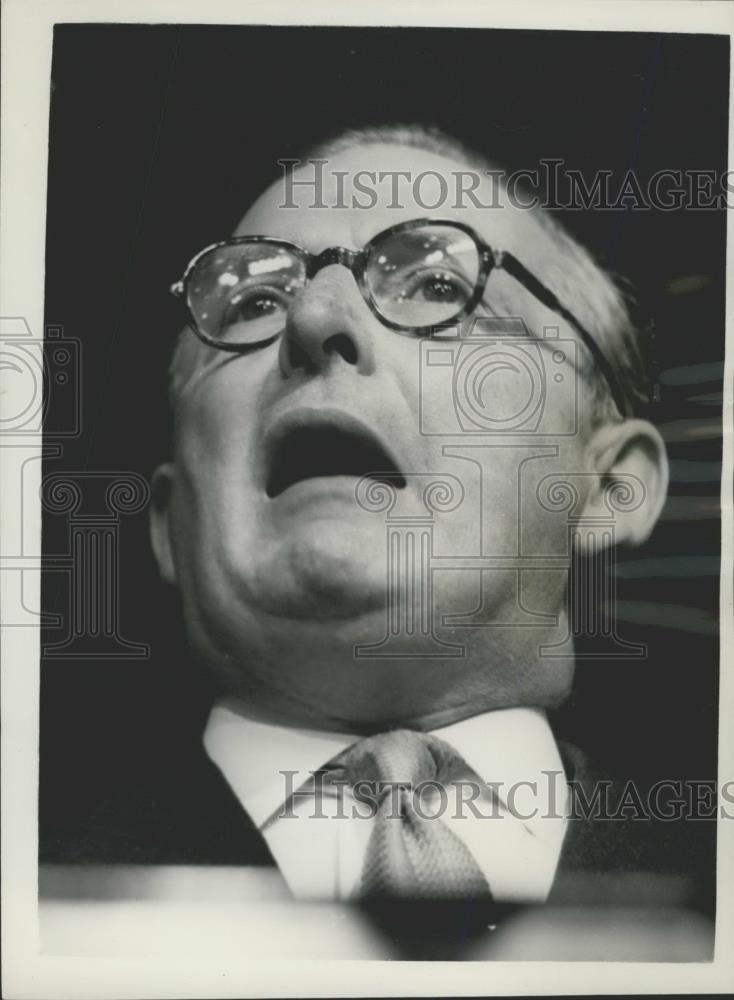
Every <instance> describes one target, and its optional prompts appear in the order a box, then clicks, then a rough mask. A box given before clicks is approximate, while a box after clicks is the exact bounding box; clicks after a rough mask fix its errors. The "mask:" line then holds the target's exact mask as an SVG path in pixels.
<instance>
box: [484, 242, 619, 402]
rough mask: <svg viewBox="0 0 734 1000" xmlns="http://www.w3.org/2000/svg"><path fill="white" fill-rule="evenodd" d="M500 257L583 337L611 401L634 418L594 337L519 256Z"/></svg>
mask: <svg viewBox="0 0 734 1000" xmlns="http://www.w3.org/2000/svg"><path fill="white" fill-rule="evenodd" d="M498 257H499V259H498V260H496V266H497V267H500V268H502V270H503V271H507V272H508V274H511V275H512V277H513V278H515V280H516V281H519V282H520V284H521V285H523V286H524V287H525V288H527V290H528V291H529V292H530V293H531V294H532V295H534V296H535V298H536V299H538V300H539V301H540V302H542V303H543V305H544V306H547V308H548V309H550V310H551V311H552V312H554V313H557V314H558V315H559V316H561V317H562V318H563V319H565V320H566V322H567V323H569V324H570V325H571V326H572V327H573V328H574V330H575V331H576V332H577V333H578V335H579V337H581V340H582V341H583V343H584V344H585V345H586V347H587V348H588V350H589V351H590V352H591V354H592V357H593V358H594V360H595V362H596V364H597V365H598V367H599V370H600V371H601V373H602V375H603V376H604V378H605V379H606V380H607V382H608V383H609V388H610V389H611V392H612V398H613V399H614V402H615V403H616V405H617V408H618V409H619V412H620V413H621V414H622V415H623V416H626V417H628V416H631V414H630V411H629V406H628V405H627V401H626V400H625V397H624V393H623V392H622V387H621V385H620V384H619V380H618V379H617V376H616V375H615V374H614V370H613V368H612V366H611V365H610V363H609V362H608V361H607V359H606V357H605V356H604V354H603V353H602V350H601V348H600V347H599V346H598V344H597V343H596V341H595V340H594V338H593V337H592V336H591V334H589V333H587V332H586V330H585V329H584V328H583V326H582V325H581V323H579V321H578V320H577V319H576V317H575V316H574V315H573V313H572V312H569V310H568V309H566V307H565V306H564V305H562V304H561V303H560V302H559V301H558V299H557V297H556V296H555V295H554V293H553V292H552V291H551V290H550V288H547V287H546V286H545V285H544V284H543V283H542V282H540V281H538V279H537V278H536V277H535V275H533V274H531V273H530V271H528V270H527V268H526V267H524V266H523V265H522V264H521V263H520V261H519V260H518V259H517V257H513V256H512V254H511V253H506V252H505V253H503V254H502V255H501V256H500V255H498Z"/></svg>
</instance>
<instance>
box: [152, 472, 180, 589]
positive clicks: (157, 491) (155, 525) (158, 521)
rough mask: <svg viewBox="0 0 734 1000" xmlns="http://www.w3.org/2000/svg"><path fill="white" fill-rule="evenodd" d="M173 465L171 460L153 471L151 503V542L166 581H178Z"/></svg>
mask: <svg viewBox="0 0 734 1000" xmlns="http://www.w3.org/2000/svg"><path fill="white" fill-rule="evenodd" d="M172 484H173V466H172V465H171V463H170V462H166V463H165V464H164V465H159V466H158V468H157V469H156V470H155V472H154V473H153V480H152V482H151V487H152V489H151V494H152V496H151V504H150V542H151V545H152V547H153V552H154V553H155V558H156V562H157V563H158V569H159V570H160V574H161V576H162V577H163V579H164V580H165V581H166V583H174V584H175V583H176V567H175V565H174V562H173V554H172V552H171V533H170V525H169V511H170V502H171V487H172Z"/></svg>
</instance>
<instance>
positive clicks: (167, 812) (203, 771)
mask: <svg viewBox="0 0 734 1000" xmlns="http://www.w3.org/2000/svg"><path fill="white" fill-rule="evenodd" d="M559 747H560V749H561V754H562V757H563V760H564V766H565V768H566V773H567V776H568V778H569V780H571V781H574V782H577V783H578V785H579V787H580V788H582V789H583V790H584V795H585V798H586V800H587V801H592V799H593V792H594V789H595V787H596V785H597V783H598V782H599V781H602V780H604V779H603V776H602V775H601V774H600V773H599V772H598V771H597V770H596V769H595V768H594V767H593V766H592V764H591V762H590V761H589V760H588V758H587V757H586V755H585V754H584V753H583V752H582V751H580V750H579V749H578V748H576V747H573V746H571V745H569V744H564V743H562V742H559ZM607 783H608V784H609V782H607ZM617 788H618V786H616V785H614V784H613V783H612V785H611V793H610V800H611V801H612V802H614V801H615V793H616V794H618V791H617ZM688 826H689V827H690V824H688ZM694 826H695V824H694ZM674 827H676V829H673V828H674ZM681 830H683V831H684V832H687V831H685V825H681V824H671V823H660V822H655V821H653V820H639V819H628V820H624V819H622V820H619V819H618V820H609V819H604V818H599V817H594V816H593V815H592V816H591V817H588V818H583V816H582V817H580V818H574V819H571V820H570V821H569V827H568V831H567V834H566V839H565V842H564V847H563V852H562V856H561V861H560V865H559V870H558V875H557V878H556V883H555V886H554V890H553V894H552V897H551V898H552V899H557V900H561V901H565V900H567V899H571V900H572V899H573V898H574V894H575V893H576V892H577V891H578V887H579V885H581V884H582V882H584V881H585V882H586V885H587V887H588V884H589V883H588V876H589V875H591V874H597V875H598V874H600V873H602V874H603V873H607V875H608V876H619V875H622V874H624V873H630V874H632V873H636V874H637V875H639V876H644V875H655V874H671V873H676V872H677V873H678V874H680V871H678V869H679V868H680V861H681V858H685V855H686V854H687V852H688V851H689V848H688V846H686V845H684V846H683V848H681V845H680V843H679V841H680V836H676V835H679V834H680V833H681ZM42 833H43V836H42V838H41V861H42V862H43V861H45V862H52V863H66V864H69V863H86V864H151V865H156V864H160V865H163V864H167V865H173V864H194V865H196V864H210V865H216V864H222V865H260V866H262V865H273V864H274V860H273V858H272V855H271V854H270V851H269V849H268V847H267V844H266V843H265V841H264V839H263V837H262V836H261V835H260V833H259V831H258V830H257V828H256V827H255V826H254V825H253V823H252V822H251V820H250V819H249V817H248V815H247V813H246V812H245V811H244V809H242V807H241V806H240V804H239V802H238V801H237V799H236V798H235V796H234V794H233V792H232V791H231V789H230V788H229V785H228V784H227V782H226V781H225V779H224V778H223V777H222V775H221V773H220V772H219V770H218V768H216V767H215V765H214V764H212V763H211V761H210V760H209V758H208V757H207V756H206V754H205V753H204V750H203V748H202V747H201V743H200V741H199V740H198V739H196V740H194V741H191V742H190V743H189V745H188V746H187V748H185V749H181V747H177V750H176V752H175V753H169V754H168V755H167V757H166V758H165V759H161V760H158V761H157V762H156V763H155V765H153V764H151V763H149V762H147V761H143V762H142V763H141V764H140V765H139V766H138V768H137V769H136V770H135V771H134V772H133V773H132V774H131V777H130V780H129V782H128V784H127V786H126V787H125V788H124V789H123V790H121V791H117V792H114V793H113V794H106V795H104V796H102V797H101V801H100V803H99V805H98V806H97V807H96V808H95V809H94V811H93V812H92V814H91V815H90V816H89V819H88V822H87V823H85V824H84V825H83V826H82V827H81V828H79V827H77V828H76V829H75V830H73V831H72V830H67V831H64V830H59V829H54V830H45V831H43V830H42ZM626 881H627V886H628V889H630V890H631V889H632V888H633V887H634V886H633V880H631V879H629V878H628V879H627V880H626ZM599 885H601V883H598V884H597V889H595V890H594V893H595V894H596V893H598V891H599ZM637 885H638V889H639V888H640V887H643V891H649V882H648V890H644V881H643V882H641V881H640V880H639V879H638V880H637ZM620 886H621V883H620V882H618V881H617V882H615V881H614V880H610V879H609V878H608V879H607V881H606V889H605V890H604V891H608V890H609V888H610V887H612V888H613V890H614V893H615V894H617V895H618V894H619V892H620ZM583 891H584V892H587V893H588V891H589V890H588V888H586V889H584V890H583Z"/></svg>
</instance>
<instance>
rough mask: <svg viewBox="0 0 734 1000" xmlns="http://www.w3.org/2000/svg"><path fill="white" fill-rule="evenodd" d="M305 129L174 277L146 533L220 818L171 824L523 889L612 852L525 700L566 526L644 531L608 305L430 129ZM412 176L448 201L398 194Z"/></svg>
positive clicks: (638, 458)
mask: <svg viewBox="0 0 734 1000" xmlns="http://www.w3.org/2000/svg"><path fill="white" fill-rule="evenodd" d="M314 156H315V157H317V158H318V159H320V160H322V161H325V163H323V162H322V163H321V164H320V165H319V178H320V181H321V182H322V183H321V186H320V189H319V190H318V191H316V190H315V187H314V183H313V179H314V177H315V172H314V167H313V164H312V163H308V162H305V161H304V162H303V164H302V165H300V166H296V167H295V168H294V170H293V171H292V172H291V173H289V174H288V175H287V176H286V177H284V178H283V177H282V178H280V179H279V180H278V181H276V182H275V183H274V184H273V185H272V186H271V187H270V188H268V190H266V191H265V192H264V193H263V194H262V195H261V196H260V197H259V198H258V199H257V200H256V201H255V202H254V204H253V205H252V206H251V207H250V208H249V210H248V211H247V212H246V214H245V215H244V217H243V218H242V220H241V221H240V222H239V224H238V225H237V227H236V229H235V232H234V235H233V237H232V238H231V239H229V240H227V241H225V242H223V243H221V244H217V245H216V246H214V247H209V248H206V249H205V250H204V251H202V252H201V253H199V254H198V255H197V256H196V257H194V258H193V260H192V261H191V264H190V265H189V267H188V268H187V270H186V273H185V275H184V278H183V279H182V281H181V282H179V283H178V284H177V286H175V288H174V291H175V292H176V293H177V294H178V295H179V296H180V297H181V298H182V299H183V301H184V303H185V305H186V307H187V309H188V320H189V323H188V326H187V328H186V329H185V330H184V331H183V332H182V333H181V336H180V340H179V343H178V346H177V349H176V352H175V356H174V358H173V362H172V365H171V398H172V405H173V412H174V443H173V454H172V457H171V461H170V462H168V463H166V464H164V465H162V466H161V467H160V468H159V469H158V471H157V473H156V476H155V482H154V504H153V510H152V540H153V546H154V550H155V554H156V557H157V561H158V564H159V566H160V570H161V573H162V575H163V577H164V578H165V579H166V580H167V581H170V582H171V583H172V584H175V585H176V586H177V587H178V588H179V590H180V593H181V598H182V604H183V612H184V617H185V622H186V628H187V631H188V637H189V641H190V644H191V647H192V649H193V651H194V654H195V656H196V658H197V660H198V661H199V662H200V663H201V664H202V665H203V666H204V667H205V668H206V670H207V671H208V673H209V675H210V676H211V677H212V678H213V679H214V681H215V684H216V686H217V688H218V691H219V697H218V698H217V700H216V701H215V704H214V706H213V708H212V711H211V714H210V716H209V719H208V722H207V725H206V728H205V732H204V736H203V739H204V748H205V751H206V760H207V762H206V764H205V765H202V766H203V768H204V770H205V771H206V772H207V774H208V777H207V782H208V787H210V788H214V787H215V786H216V787H217V789H218V790H217V792H216V793H215V792H211V796H212V797H216V795H219V796H220V797H222V799H224V798H227V799H228V805H227V810H228V812H227V816H228V817H229V818H228V819H227V821H226V822H227V823H229V824H230V827H231V831H230V832H227V831H224V830H223V829H222V825H223V823H224V820H222V818H221V817H222V815H224V814H223V812H222V811H221V810H220V811H219V812H217V811H215V810H213V809H212V810H209V806H208V805H207V803H208V802H210V801H213V798H212V799H208V800H207V802H204V803H200V814H199V816H198V818H197V820H196V824H198V827H199V828H200V829H199V834H200V837H203V838H204V839H205V838H206V836H209V837H210V840H211V845H213V847H212V850H211V852H210V853H211V854H216V845H217V844H220V845H221V844H222V843H226V844H227V845H228V846H227V847H225V848H224V851H223V853H224V855H225V856H226V857H225V858H224V860H229V861H239V862H241V863H248V862H249V861H252V860H256V861H259V862H262V861H267V862H270V863H272V862H274V863H275V866H277V872H278V873H279V874H278V878H279V879H281V880H282V882H281V884H282V888H283V889H285V888H286V887H287V890H288V891H289V892H290V893H291V894H292V895H293V896H295V897H296V898H303V899H314V898H316V899H355V898H360V897H364V896H369V897H371V896H381V897H387V898H392V897H409V898H412V897H419V898H427V897H430V898H451V899H456V898H466V897H478V898H482V897H486V898H491V899H494V900H497V901H500V902H503V901H543V900H545V899H546V898H547V897H548V895H549V893H550V891H551V888H552V886H553V883H554V880H555V878H556V875H557V872H558V870H559V866H560V867H564V866H565V867H566V868H568V867H573V866H574V865H575V864H577V863H579V864H586V865H587V866H588V865H592V866H593V865H596V864H597V863H600V864H601V863H604V858H605V857H606V862H607V867H610V868H612V869H614V868H615V866H616V867H622V866H626V865H627V862H626V861H625V860H624V858H623V854H624V843H623V840H624V838H623V837H622V836H621V833H620V827H619V824H616V825H615V824H614V823H610V824H609V832H610V836H606V837H602V838H598V837H596V838H592V840H593V842H592V843H591V846H590V842H589V841H588V839H587V841H586V842H584V843H583V844H581V843H580V842H579V841H578V838H577V837H576V836H575V833H574V830H573V829H571V827H573V825H574V823H575V821H574V820H573V819H570V818H569V812H570V796H569V791H568V782H569V781H572V780H573V779H574V778H578V776H579V775H580V774H582V773H583V772H584V769H585V766H586V765H585V762H584V760H583V758H582V757H581V755H579V754H578V753H577V752H575V751H573V750H572V749H571V748H568V747H565V746H563V745H558V744H557V743H556V740H555V738H554V736H553V733H552V732H551V729H550V726H549V723H548V719H547V716H546V711H547V710H548V709H550V708H553V707H555V706H557V705H559V704H560V703H561V702H562V701H563V700H564V698H565V697H566V696H567V694H568V692H569V690H570V687H571V683H572V675H573V643H572V641H571V639H570V638H569V621H568V615H567V610H566V600H567V599H566V594H567V588H568V571H569V567H570V565H571V562H572V555H573V553H574V552H576V553H587V554H590V555H593V554H594V552H596V551H599V550H601V549H603V548H604V547H605V546H610V545H616V544H620V543H622V544H625V543H627V544H629V543H631V544H637V543H640V542H642V541H643V540H644V539H646V538H647V536H648V535H649V533H650V531H651V530H652V528H653V526H654V524H655V521H656V519H657V517H658V515H659V512H660V509H661V506H662V503H663V500H664V497H665V491H666V486H667V465H666V458H665V451H664V446H663V444H662V441H661V438H660V436H659V435H658V433H657V431H656V430H655V429H654V427H653V426H652V425H651V424H650V423H648V422H647V421H645V420H643V419H640V418H638V417H637V416H635V414H636V412H637V410H636V407H637V404H638V403H639V402H640V400H641V398H642V397H643V396H644V393H645V381H644V373H643V370H642V365H641V362H640V354H639V348H638V345H637V343H636V339H635V331H634V329H633V327H632V324H631V322H630V319H629V316H628V314H627V311H626V308H625V305H624V302H623V299H622V297H621V296H620V294H619V293H618V291H617V290H616V288H615V287H614V285H613V283H612V282H611V280H610V279H609V278H608V277H607V276H606V275H605V274H604V273H603V272H602V270H601V269H600V268H599V267H597V266H596V264H595V263H594V262H593V261H592V259H591V257H590V256H589V254H588V253H587V252H586V251H585V250H583V249H582V248H581V247H580V246H579V245H578V244H577V243H575V242H574V241H573V240H572V239H571V238H570V237H569V235H567V234H566V233H565V232H564V231H563V230H562V229H561V228H560V227H559V226H558V225H557V224H556V223H555V222H554V221H553V220H551V219H550V218H549V217H548V216H547V215H546V214H544V213H543V212H542V210H540V209H533V210H527V209H524V208H523V207H522V206H521V205H520V204H519V203H518V202H517V201H514V202H513V200H512V199H510V198H509V197H508V196H507V191H506V189H505V187H504V186H503V185H502V183H501V182H498V175H497V174H496V173H495V174H491V173H490V174H489V175H488V174H487V170H488V168H489V167H490V165H489V164H487V163H484V162H483V161H482V160H481V159H480V158H479V157H477V156H475V155H474V154H470V153H467V152H466V151H465V150H464V149H463V148H462V147H460V146H459V145H458V144H457V143H455V142H453V141H452V140H450V139H449V138H447V137H446V136H443V135H440V134H438V133H436V132H433V131H430V130H425V129H421V128H417V127H389V128H382V129H374V130H365V131H362V132H357V133H348V134H346V135H344V136H342V137H340V138H339V139H337V140H335V141H333V142H332V143H330V144H328V145H327V146H324V147H322V148H320V149H319V150H317V151H316V153H315V154H314ZM365 169H369V170H371V171H375V172H376V173H375V174H373V177H374V178H376V179H377V182H376V183H375V188H374V191H373V192H372V193H371V194H370V196H369V197H365V193H364V174H362V178H361V181H360V177H359V173H360V171H362V172H364V170H365ZM469 170H473V171H475V173H476V176H477V177H480V176H481V178H482V179H481V182H480V183H478V184H477V185H474V187H473V190H472V192H471V193H472V194H474V195H475V197H469V196H467V197H464V195H467V194H468V188H467V187H466V185H465V186H464V188H465V189H464V190H463V191H462V192H460V194H461V195H462V196H461V197H456V185H455V183H454V181H455V179H456V177H457V176H459V175H460V174H463V175H466V174H467V171H469ZM380 171H382V172H384V175H383V176H384V178H385V183H384V184H383V185H380V183H379V172H380ZM420 174H422V175H423V176H424V178H430V177H433V178H434V179H436V178H438V179H439V180H440V179H441V178H444V179H447V180H450V181H451V185H450V190H451V197H450V199H448V200H447V199H446V198H443V199H439V198H435V197H434V195H435V193H436V191H437V192H438V193H439V194H440V193H441V191H442V190H443V189H444V185H442V184H441V183H438V182H437V184H436V188H435V191H434V192H433V195H432V201H435V202H438V201H441V202H442V203H441V204H436V205H435V207H426V205H427V202H428V194H427V193H426V192H427V191H428V188H427V187H426V188H423V189H420V188H418V187H416V185H412V184H411V183H410V178H415V177H416V176H418V175H420ZM401 175H402V176H403V177H405V178H407V179H408V182H407V183H405V184H402V186H401V187H400V190H399V192H398V191H397V190H396V188H395V186H394V178H395V177H399V176H401ZM446 188H447V189H448V188H449V185H448V184H447V185H446ZM487 206H491V207H487ZM462 366H463V367H464V373H463V375H462V371H461V369H462ZM467 373H468V374H467ZM464 376H466V378H464ZM469 376H471V377H469ZM462 378H464V381H462ZM467 378H468V381H467ZM560 483H566V484H571V485H572V488H573V491H574V498H575V499H574V506H573V511H572V512H571V513H569V510H568V508H564V510H563V511H561V513H559V509H558V504H557V503H556V502H555V500H557V491H556V493H555V494H554V492H553V488H554V485H555V487H558V485H559V484H560ZM617 487H621V488H624V489H627V490H629V489H632V490H636V501H635V502H634V503H629V504H627V505H626V506H625V505H619V507H618V508H615V510H614V516H613V518H612V520H613V530H612V529H611V528H609V523H610V518H609V510H610V508H609V505H608V503H607V498H608V496H609V491H610V490H611V491H614V489H615V488H617ZM436 489H438V490H439V494H440V495H438V496H439V499H438V500H437V499H436V496H437V494H436V493H435V490H436ZM432 491H433V492H432ZM440 491H443V492H442V493H441V492H440ZM554 498H555V499H554ZM600 523H601V524H603V525H606V526H607V527H606V530H599V524H600ZM569 525H571V528H572V530H570V528H569ZM209 779H211V780H209ZM192 782H193V778H192ZM418 791H420V793H421V794H420V795H419V796H417V795H416V792H418ZM192 808H193V807H192ZM215 817H216V818H215ZM161 829H162V830H163V829H164V827H163V826H162V827H161ZM232 845H234V847H233V846H232ZM238 845H239V846H238ZM592 856H593V858H594V859H595V860H592V861H589V858H591V857H592ZM580 858H582V859H585V860H583V861H579V859H580ZM600 858H601V860H600Z"/></svg>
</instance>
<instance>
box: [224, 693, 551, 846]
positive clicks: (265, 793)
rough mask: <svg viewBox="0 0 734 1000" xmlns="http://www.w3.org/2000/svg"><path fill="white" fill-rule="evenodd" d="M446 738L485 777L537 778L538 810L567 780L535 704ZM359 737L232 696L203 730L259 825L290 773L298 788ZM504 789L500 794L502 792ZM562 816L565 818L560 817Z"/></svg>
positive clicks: (445, 732)
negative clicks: (552, 783)
mask: <svg viewBox="0 0 734 1000" xmlns="http://www.w3.org/2000/svg"><path fill="white" fill-rule="evenodd" d="M432 733H433V735H435V736H438V737H440V738H441V739H443V740H446V742H447V743H449V744H450V745H451V746H452V747H453V748H454V749H455V750H456V751H457V752H458V753H459V754H461V756H462V757H463V758H464V760H465V761H466V762H467V764H468V765H469V767H470V768H471V769H472V770H473V771H475V772H476V773H477V774H478V775H479V776H480V777H481V778H482V779H483V780H484V781H486V782H499V783H500V784H501V786H502V788H508V787H510V786H511V785H513V784H516V783H518V782H528V781H531V782H536V783H537V787H538V796H537V806H538V815H541V814H542V812H543V807H544V806H545V805H546V804H547V803H548V784H549V779H546V778H544V774H545V772H551V773H552V774H557V775H558V781H559V787H560V783H561V782H563V787H565V778H564V774H563V764H562V762H561V757H560V754H559V752H558V748H557V746H556V743H555V740H554V738H553V734H552V732H551V729H550V726H549V724H548V720H547V718H546V715H545V713H544V712H543V711H542V710H540V709H537V708H527V707H521V708H506V709H500V710H497V711H493V712H484V713H482V714H481V715H475V716H473V717H472V718H469V719H462V720H461V721H460V722H455V723H452V724H451V725H449V726H443V727H441V728H439V729H435V730H432ZM358 738H359V737H356V736H355V735H354V734H353V733H331V732H321V731H319V730H313V729H299V728H295V727H291V726H288V727H286V726H279V725H275V724H273V723H271V722H261V721H259V720H256V719H253V718H250V717H249V716H248V715H247V710H246V706H244V705H243V704H242V703H241V702H239V701H237V700H236V699H234V698H224V699H221V700H220V701H217V702H216V703H215V705H214V706H213V708H212V710H211V713H210V715H209V721H208V722H207V726H206V729H205V732H204V748H205V750H206V752H207V754H208V755H209V757H210V758H211V760H212V761H213V762H214V764H216V766H217V767H218V768H219V769H220V771H221V772H222V774H223V775H224V777H225V778H226V780H227V781H228V783H229V785H230V787H231V788H232V790H233V792H234V793H235V795H236V796H237V798H238V799H239V801H240V803H241V804H242V806H243V807H244V808H245V810H246V811H247V813H248V814H249V816H250V817H251V819H252V820H253V822H254V823H255V824H256V825H257V826H258V827H260V828H262V827H263V826H264V824H265V823H266V821H267V820H268V819H269V818H270V817H271V816H272V815H273V814H274V813H275V812H276V811H277V810H279V809H280V807H281V806H282V805H283V803H284V802H285V799H286V795H287V790H288V785H287V783H286V777H285V776H284V773H283V772H285V771H290V772H293V771H296V772H298V773H297V774H295V775H294V777H293V780H292V784H291V787H292V788H294V789H295V788H298V787H299V786H300V785H302V784H303V783H305V781H306V780H307V779H308V778H309V772H311V771H316V770H318V769H319V768H321V767H323V766H324V764H325V763H326V762H327V761H329V760H331V759H332V758H333V757H335V756H337V755H338V754H339V753H341V752H342V751H343V750H346V748H347V747H348V746H351V745H352V744H353V743H354V742H355V741H356V740H357V739H358ZM502 788H501V789H500V792H499V797H500V799H503V798H504V795H503V793H502ZM559 818H560V817H559Z"/></svg>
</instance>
